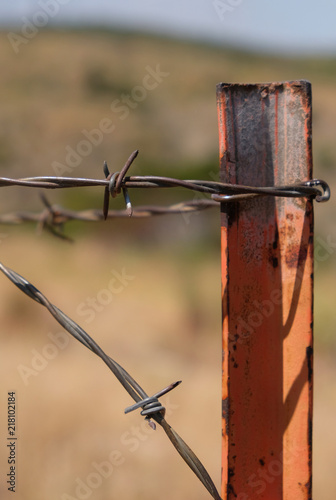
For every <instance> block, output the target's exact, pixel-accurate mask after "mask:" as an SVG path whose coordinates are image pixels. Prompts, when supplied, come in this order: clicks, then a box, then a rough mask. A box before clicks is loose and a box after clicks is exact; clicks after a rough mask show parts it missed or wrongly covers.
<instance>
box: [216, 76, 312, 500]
mask: <svg viewBox="0 0 336 500" xmlns="http://www.w3.org/2000/svg"><path fill="white" fill-rule="evenodd" d="M217 102H218V113H219V136H220V159H221V181H222V182H228V183H233V184H242V185H250V186H273V185H286V184H292V183H295V182H298V181H306V180H308V179H311V178H312V155H311V87H310V84H309V82H306V81H295V82H284V83H271V84H251V85H250V84H247V85H239V84H219V85H218V86H217ZM221 212H222V213H221V217H222V223H221V226H222V283H223V457H222V467H223V472H222V498H223V499H225V500H257V499H258V500H280V499H281V500H307V499H310V498H311V492H312V481H311V472H312V471H311V457H312V448H311V440H312V362H313V344H312V319H313V313H312V301H313V299H312V297H313V295H312V291H313V209H312V202H311V201H310V200H307V199H306V198H283V197H273V196H265V197H258V198H253V199H248V200H244V201H238V202H233V203H222V206H221Z"/></svg>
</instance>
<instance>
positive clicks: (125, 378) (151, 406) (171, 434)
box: [0, 262, 221, 500]
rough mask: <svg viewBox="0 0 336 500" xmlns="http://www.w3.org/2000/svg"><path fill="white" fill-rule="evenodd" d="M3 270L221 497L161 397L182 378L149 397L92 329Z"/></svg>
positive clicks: (31, 286)
mask: <svg viewBox="0 0 336 500" xmlns="http://www.w3.org/2000/svg"><path fill="white" fill-rule="evenodd" d="M0 270H1V271H2V272H3V274H5V276H7V278H8V279H9V280H10V281H11V282H12V283H14V285H16V286H17V287H18V288H19V289H20V290H21V291H22V292H23V293H25V294H26V295H28V297H30V298H31V299H33V300H35V301H36V302H38V303H39V304H41V305H43V306H44V307H46V308H47V309H48V311H49V313H50V314H51V315H52V316H53V317H54V318H55V319H56V321H58V323H60V325H62V327H63V328H65V329H66V330H67V331H68V332H69V333H70V334H71V335H72V336H73V337H74V338H75V339H77V340H78V341H79V342H81V343H82V344H83V345H84V346H85V347H87V348H88V349H90V350H91V351H92V352H93V353H94V354H96V355H97V356H98V357H100V358H101V360H102V361H103V362H104V363H105V364H106V365H107V366H108V367H109V369H110V370H111V371H112V373H113V374H114V375H115V376H116V378H117V379H118V380H119V382H120V383H121V384H122V386H123V387H124V388H125V389H126V391H127V392H128V394H129V395H130V396H131V397H132V398H133V399H134V401H135V402H136V404H135V405H133V406H131V407H129V408H126V412H127V413H128V412H129V411H133V410H135V409H136V408H138V407H142V408H143V410H142V412H141V413H142V415H145V416H146V419H147V420H148V419H153V420H155V422H157V424H159V425H160V426H161V427H162V428H163V429H164V431H165V433H166V434H167V436H168V438H169V439H170V441H171V442H172V444H173V445H174V447H175V448H176V450H177V451H178V453H179V454H180V455H181V457H182V458H183V460H184V461H185V462H186V463H187V464H188V465H189V467H190V468H191V469H192V471H193V472H194V473H195V475H196V476H197V477H198V479H199V480H200V481H201V482H202V483H203V485H204V486H205V488H206V489H207V490H208V492H209V493H210V494H211V496H212V497H213V498H214V499H215V500H221V497H220V495H219V493H218V491H217V489H216V487H215V485H214V483H213V481H212V479H211V478H210V476H209V474H208V472H207V471H206V469H205V468H204V466H203V465H202V463H201V462H200V460H199V459H198V458H197V456H196V455H195V454H194V452H193V451H192V450H191V449H190V448H189V446H188V445H187V444H186V443H185V442H184V441H183V439H182V438H181V437H180V436H179V435H178V434H177V433H176V432H175V431H174V429H173V428H172V427H171V426H170V425H169V424H168V422H167V421H166V420H165V418H164V413H165V408H164V407H163V406H162V405H161V404H160V402H159V401H158V398H159V397H160V396H162V395H163V394H165V393H167V392H169V391H170V390H172V389H174V388H175V387H176V386H177V385H179V384H180V381H179V382H175V383H173V384H171V385H170V386H168V387H167V388H165V389H163V390H162V391H159V392H158V393H156V394H154V396H151V397H149V396H148V395H147V394H146V392H145V391H144V390H143V389H142V387H141V386H140V385H139V384H138V383H137V382H136V381H135V380H134V379H133V378H132V377H131V375H130V374H129V373H128V372H127V371H126V370H125V369H124V368H123V367H122V366H121V365H119V364H118V363H117V362H116V361H115V360H113V359H112V358H110V357H109V356H108V355H107V354H105V352H104V351H103V350H102V349H101V347H100V346H99V345H98V344H97V343H96V342H95V341H94V340H93V339H92V337H90V335H89V334H88V333H86V332H85V331H84V330H83V328H81V327H80V326H79V325H78V324H77V323H75V321H73V320H72V319H71V318H69V316H67V315H66V314H65V313H63V312H62V311H61V310H60V309H58V307H56V306H55V305H53V304H52V303H51V302H50V301H49V300H48V299H47V298H46V297H45V296H44V295H43V294H42V293H41V292H40V291H39V290H38V289H37V288H36V287H35V286H34V285H32V284H31V283H29V281H27V280H26V279H25V278H23V277H22V276H20V275H19V274H18V273H16V272H15V271H12V270H11V269H9V268H8V267H6V266H4V265H3V264H2V263H1V262H0Z"/></svg>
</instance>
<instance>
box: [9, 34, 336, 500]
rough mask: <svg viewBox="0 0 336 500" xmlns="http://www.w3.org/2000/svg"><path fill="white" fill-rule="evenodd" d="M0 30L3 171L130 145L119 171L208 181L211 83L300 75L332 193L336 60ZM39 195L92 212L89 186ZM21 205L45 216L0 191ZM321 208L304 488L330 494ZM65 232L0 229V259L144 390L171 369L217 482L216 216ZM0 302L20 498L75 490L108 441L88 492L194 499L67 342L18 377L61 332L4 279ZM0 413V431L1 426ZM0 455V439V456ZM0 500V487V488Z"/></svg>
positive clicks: (97, 161)
mask: <svg viewBox="0 0 336 500" xmlns="http://www.w3.org/2000/svg"><path fill="white" fill-rule="evenodd" d="M0 39H1V43H0V62H1V68H2V71H1V72H0V176H3V177H6V176H7V177H25V176H33V175H43V176H49V175H64V176H71V177H72V176H73V177H85V176H90V177H94V178H103V176H104V174H103V169H102V166H103V161H104V160H107V162H108V165H109V168H110V171H118V170H120V168H121V167H122V165H123V164H124V162H125V160H126V159H127V158H128V156H129V155H130V153H131V152H132V151H134V150H135V149H139V150H140V154H139V157H138V158H137V159H136V161H135V162H134V164H133V165H132V167H131V173H132V174H134V175H137V174H139V175H140V174H142V175H145V174H148V175H149V174H153V175H167V176H177V177H180V178H204V179H210V180H213V179H214V178H217V176H218V132H217V111H216V99H215V86H216V84H217V83H219V82H221V81H224V82H261V81H265V82H266V81H281V80H295V79H307V80H310V81H311V82H312V85H313V109H314V121H313V152H314V161H315V172H314V176H315V177H320V178H323V179H325V180H326V181H327V182H328V183H329V184H330V186H331V188H333V185H334V181H335V177H336V169H335V168H334V165H336V147H335V139H334V137H335V129H336V126H335V121H336V99H335V89H336V65H335V60H333V59H321V58H319V59H313V58H312V59H309V58H306V59H294V58H292V59H291V58H280V57H271V56H263V55H257V54H253V53H249V52H242V51H237V50H233V49H228V48H219V47H214V46H210V45H205V44H197V43H188V42H185V41H184V42H181V41H176V40H171V39H167V38H158V37H153V36H147V35H141V34H132V33H121V32H112V31H111V32H109V31H102V30H90V31H86V30H72V31H67V30H57V31H40V32H39V33H38V34H37V35H36V36H35V37H33V38H32V39H31V40H30V41H29V43H27V44H22V45H21V46H20V47H19V52H18V53H17V54H16V53H15V52H14V50H13V47H12V46H11V44H10V43H9V40H8V38H7V33H5V32H3V33H1V34H0ZM129 96H131V97H129ZM46 194H47V197H48V199H49V201H50V202H51V203H55V204H59V205H63V206H65V207H67V208H73V209H86V208H101V207H102V200H103V194H102V190H101V189H98V188H97V189H94V188H90V189H85V190H71V189H69V190H59V191H49V192H47V193H46ZM131 195H132V200H133V204H134V205H137V204H152V203H159V204H170V203H174V202H177V201H182V200H184V199H187V198H188V197H189V198H193V196H194V195H193V194H192V193H191V194H188V193H186V192H184V191H182V190H167V191H165V190H160V191H159V190H156V191H142V192H134V191H132V193H131ZM120 198H121V197H120ZM121 207H123V200H122V199H119V198H117V199H115V200H112V201H111V208H121ZM25 209H27V210H32V211H41V210H42V209H43V205H42V203H41V200H40V198H39V192H38V190H33V189H26V188H18V187H13V188H3V189H2V190H1V201H0V213H2V214H3V213H7V212H11V211H20V210H25ZM334 209H335V201H334V198H333V197H332V199H331V201H330V202H329V203H326V204H315V221H316V255H315V263H316V278H315V307H316V314H315V338H316V347H317V350H316V352H317V371H316V387H317V397H316V399H315V401H316V402H317V405H318V406H317V412H316V414H315V415H316V416H317V418H316V427H315V436H316V437H315V440H316V447H315V450H317V451H316V460H315V467H316V472H317V473H316V480H315V488H316V490H315V491H316V495H317V496H316V498H323V499H324V500H332V499H334V498H335V495H336V486H335V485H334V472H333V463H334V461H335V456H336V452H335V449H336V438H334V437H333V435H332V433H331V432H330V427H331V423H332V421H333V418H334V401H336V368H335V362H334V360H333V354H334V353H335V352H336V339H335V335H334V332H335V330H336V318H335V315H334V308H335V298H334V297H335V294H334V283H335V272H336V269H335V267H336V264H335V258H334V254H335V249H336V244H335V241H336V226H335V223H334ZM65 232H66V234H68V235H70V236H73V237H74V238H75V240H76V243H75V244H74V245H69V244H68V243H65V242H62V241H59V240H57V239H55V238H54V237H52V236H51V235H49V234H47V233H43V234H42V235H39V236H37V235H36V234H35V231H34V226H29V225H28V226H14V227H12V226H4V225H2V226H0V244H1V254H2V257H1V259H2V260H3V262H4V263H5V264H6V265H8V266H9V267H12V268H14V269H15V270H16V271H17V272H19V273H21V274H22V275H23V276H25V277H26V278H27V279H30V280H31V281H32V283H33V284H34V285H36V286H37V287H38V288H40V289H41V291H42V292H43V293H45V294H46V295H47V297H48V298H49V299H50V300H51V302H53V303H55V304H56V305H57V306H59V307H60V308H61V309H62V310H64V312H66V313H67V314H69V315H70V316H71V317H72V318H73V319H74V320H75V321H78V322H79V323H80V324H81V325H82V326H83V327H84V328H87V330H88V332H89V333H90V334H92V335H93V336H94V338H95V339H96V340H97V341H98V342H99V343H101V345H102V347H103V348H105V349H106V351H107V353H108V354H110V355H111V356H112V357H115V359H116V360H117V361H118V362H120V363H121V364H122V365H123V366H125V368H126V369H129V370H130V372H131V374H132V375H134V377H135V378H139V381H140V383H144V386H145V388H146V389H147V388H148V391H149V392H151V393H152V392H153V393H154V392H155V391H156V390H159V389H161V388H162V387H164V386H165V385H168V383H171V382H172V381H174V380H178V379H180V378H181V379H183V384H182V386H181V388H178V389H176V391H174V393H172V398H171V402H172V403H173V404H174V405H175V407H174V408H173V415H172V418H171V424H172V426H173V427H174V428H175V427H176V430H177V431H178V432H180V433H181V435H182V436H183V437H185V439H186V441H187V442H188V443H189V444H190V445H191V447H193V448H195V451H196V453H198V454H199V456H200V458H201V459H202V460H203V459H204V462H205V465H206V466H207V467H208V468H209V472H210V474H211V475H212V476H213V477H214V480H215V481H216V484H219V480H220V466H219V463H220V441H219V436H220V404H221V401H220V383H221V379H220V377H221V373H220V372H221V366H220V362H221V345H220V331H221V318H220V243H219V214H218V211H217V210H209V211H206V212H202V213H200V214H193V215H191V216H188V217H184V216H181V215H176V216H167V217H161V218H153V219H148V220H132V219H131V220H128V219H127V220H125V219H123V220H121V221H117V220H115V221H112V222H106V223H97V224H89V223H71V224H69V226H67V227H66V228H65ZM123 268H125V269H126V272H127V273H128V274H129V275H130V276H133V277H134V281H133V280H131V282H130V284H129V286H128V287H126V288H125V290H123V292H122V293H121V294H120V295H118V296H114V297H113V300H112V301H111V304H110V303H108V304H106V305H104V307H103V309H102V310H101V311H99V312H97V311H96V312H97V314H95V315H94V318H93V319H92V321H91V320H90V321H87V320H88V316H85V315H83V314H81V311H83V309H81V308H80V306H81V305H83V304H84V305H86V310H88V307H87V304H88V300H89V298H90V297H92V296H93V297H98V296H99V293H100V292H102V290H104V289H105V288H106V286H107V284H108V282H109V279H110V273H111V272H112V271H115V270H117V271H119V272H120V271H121V269H123ZM0 296H1V301H0V317H1V321H2V328H1V333H0V335H1V343H2V356H1V358H2V359H1V367H2V368H1V372H0V378H1V379H2V380H6V384H7V381H8V390H9V389H11V388H12V387H13V388H14V389H17V391H18V394H19V397H20V400H19V401H20V405H21V409H20V412H21V413H20V433H21V445H20V446H21V451H20V453H21V454H22V455H21V456H22V461H21V464H20V474H21V476H20V477H21V479H20V480H21V484H22V488H21V489H20V491H19V493H18V494H17V498H18V500H32V499H34V500H40V499H44V498H49V499H51V500H53V499H55V500H56V499H60V498H62V494H65V493H67V494H68V495H74V490H75V484H76V483H75V481H76V478H82V479H83V480H84V479H85V478H86V477H87V476H88V474H90V473H91V472H92V471H94V469H92V462H93V461H96V462H99V461H101V460H104V459H105V458H106V457H108V456H109V453H110V452H111V450H113V449H117V450H121V452H122V453H123V455H124V457H125V464H124V465H122V466H120V468H118V469H116V471H115V472H113V477H112V478H108V479H105V480H104V482H103V485H102V486H101V487H100V488H99V489H97V491H95V492H94V494H92V497H91V498H92V499H93V498H94V499H97V500H103V499H105V498H108V495H109V496H110V497H111V498H123V499H128V498H129V499H136V498H137V499H142V498H146V499H147V500H150V499H152V498H153V499H154V498H157V496H158V491H160V496H161V497H162V499H165V498H171V497H173V498H176V499H180V498H181V499H182V498H185V497H186V496H190V497H194V498H196V497H197V498H200V499H201V498H204V499H205V498H208V494H207V493H206V492H205V491H204V492H203V489H202V486H200V485H198V483H197V480H196V479H194V478H193V476H192V474H191V473H189V472H188V470H187V468H186V467H185V466H184V465H183V464H182V463H181V462H180V458H179V457H177V456H175V453H174V452H173V450H171V447H170V445H169V443H167V442H166V440H165V439H164V437H162V436H161V434H160V433H159V431H158V432H156V433H154V434H155V435H154V437H150V439H148V442H146V443H142V442H139V443H138V444H139V448H140V449H139V450H137V451H136V452H134V453H133V452H132V453H131V452H130V450H129V449H128V448H127V447H125V445H124V443H123V442H121V441H120V436H122V435H124V434H125V432H130V429H131V426H132V425H139V422H140V420H139V415H134V417H133V414H132V416H130V417H129V419H128V420H125V419H124V417H123V409H124V407H126V406H128V405H129V404H130V401H129V398H128V397H127V396H125V394H124V393H123V392H122V391H121V389H120V388H119V386H118V385H117V383H116V381H115V380H114V379H113V377H112V376H111V374H110V373H109V372H108V370H107V369H106V368H105V367H102V366H100V365H101V364H99V362H98V361H97V359H95V358H94V356H92V355H91V353H87V352H83V348H82V347H81V346H80V345H77V343H76V342H75V341H72V342H70V343H69V347H67V348H66V349H64V350H59V352H58V355H57V357H56V358H55V359H52V360H50V362H48V363H47V366H46V368H45V369H43V370H41V373H37V374H36V377H35V376H34V377H32V378H31V379H29V383H28V384H24V383H23V380H22V377H20V374H19V372H18V369H17V367H18V365H19V364H22V365H25V366H31V363H32V359H33V356H34V355H35V354H34V353H33V354H32V350H33V349H34V350H35V352H36V351H37V352H39V353H41V352H42V351H43V349H44V348H45V346H46V345H48V344H50V337H49V333H50V332H52V333H53V334H56V333H57V332H59V331H60V328H59V327H58V325H57V324H56V325H55V322H54V320H53V319H52V318H50V317H49V316H48V314H47V312H46V311H43V310H41V308H40V306H39V305H38V304H34V303H31V301H30V299H28V298H27V297H24V296H23V295H22V294H20V292H19V291H17V290H15V289H14V287H13V285H12V284H10V283H9V282H8V281H7V280H6V279H5V278H4V277H1V279H0ZM91 312H92V310H91ZM87 322H88V323H89V324H88V325H87V324H86V323H87ZM47 335H48V336H47ZM184 386H185V388H184ZM5 390H6V391H7V386H6V388H5ZM179 391H180V392H179ZM115 395H117V396H115ZM4 404H5V403H4ZM3 407H4V406H3ZM210 408H211V410H210ZM2 417H3V415H2V414H1V415H0V425H2V427H1V428H5V422H2V421H1V418H2ZM127 418H128V417H127ZM190 421H193V426H192V427H191V426H190ZM209 421H210V423H209ZM169 422H170V420H169ZM328 429H329V431H328ZM146 436H147V434H146ZM146 440H147V437H144V436H143V441H146ZM97 443H98V446H97ZM153 457H154V458H153ZM4 459H5V455H4V450H3V449H2V450H1V452H0V462H1V464H2V463H3V461H4ZM130 478H132V480H131V481H130ZM126 486H127V488H126ZM0 493H1V495H2V496H4V495H5V494H6V493H7V492H6V491H5V492H2V490H1V487H0ZM5 498H7V497H5Z"/></svg>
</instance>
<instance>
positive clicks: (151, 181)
mask: <svg viewBox="0 0 336 500" xmlns="http://www.w3.org/2000/svg"><path fill="white" fill-rule="evenodd" d="M137 155H138V150H136V151H134V152H133V153H132V154H131V155H130V157H129V158H128V160H127V162H126V163H125V165H124V167H123V168H122V170H121V171H120V172H114V173H110V171H109V168H108V166H107V163H106V162H104V165H103V171H104V175H105V179H87V178H73V177H25V178H21V179H11V178H7V177H0V187H6V186H7V187H8V186H23V187H31V188H45V189H61V188H80V187H93V186H95V187H97V186H98V187H99V186H102V187H104V202H103V211H102V212H101V211H99V210H97V209H89V210H83V211H73V210H67V209H64V208H62V207H58V206H56V205H55V206H52V205H51V204H50V203H49V201H48V200H47V198H46V197H45V196H44V195H42V201H43V203H44V205H45V206H46V210H44V211H43V212H40V213H31V212H27V211H20V212H15V213H11V214H5V215H2V216H0V224H20V223H24V222H28V221H33V222H38V227H39V229H41V230H42V229H43V228H45V229H47V230H49V231H50V232H51V233H52V234H54V235H55V236H58V237H60V238H62V239H65V240H68V241H72V240H71V239H70V238H69V237H67V236H65V235H64V234H63V232H62V229H63V226H64V224H65V223H66V222H69V221H72V220H81V221H88V222H94V221H101V220H103V219H112V218H115V217H128V216H133V217H151V216H157V215H165V214H174V213H175V214H176V213H179V214H181V213H186V212H194V211H199V210H204V209H207V208H210V207H214V206H219V204H220V203H230V202H240V201H244V200H247V199H249V198H255V197H260V196H281V197H300V198H302V197H308V198H312V199H315V200H316V201H317V202H324V201H328V200H329V198H330V188H329V186H328V184H327V183H326V182H325V181H322V180H319V179H312V180H308V181H306V182H299V183H295V184H292V185H286V186H268V187H258V186H242V185H238V184H227V183H222V182H215V181H208V180H183V179H175V178H170V177H161V176H153V175H147V176H131V177H126V173H127V171H128V169H129V168H130V166H131V165H132V163H133V161H134V160H135V158H136V157H137ZM172 187H174V188H176V187H181V188H184V189H188V190H192V191H194V192H197V193H202V194H204V195H210V196H211V199H209V198H208V199H196V200H190V201H184V202H180V203H177V204H174V205H170V206H168V207H162V206H154V205H145V206H139V207H137V208H133V207H132V204H131V200H130V196H129V193H128V190H129V189H137V188H138V189H139V188H145V189H153V188H172ZM121 191H122V192H123V195H124V198H125V203H126V209H125V210H109V202H110V197H111V196H112V198H115V197H116V196H117V195H118V194H119V193H120V192H121Z"/></svg>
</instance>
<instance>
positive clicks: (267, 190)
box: [0, 175, 330, 201]
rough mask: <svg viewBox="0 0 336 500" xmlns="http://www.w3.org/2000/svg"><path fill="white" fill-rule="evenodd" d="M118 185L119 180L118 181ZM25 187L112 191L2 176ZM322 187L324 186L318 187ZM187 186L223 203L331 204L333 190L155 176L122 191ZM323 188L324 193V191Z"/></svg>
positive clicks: (70, 181)
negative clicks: (276, 199)
mask: <svg viewBox="0 0 336 500" xmlns="http://www.w3.org/2000/svg"><path fill="white" fill-rule="evenodd" d="M117 182H118V181H117ZM5 186H7V187H8V186H24V187H35V188H45V189H61V188H62V189H63V188H77V187H92V186H103V187H105V188H109V186H110V181H109V180H108V179H86V178H81V177H77V178H75V177H24V178H21V179H10V178H7V177H0V187H5ZM318 186H320V187H318ZM171 187H183V188H185V189H189V190H192V191H196V192H201V193H208V194H210V195H216V196H217V195H223V196H225V197H226V198H221V200H220V201H235V198H232V197H233V196H235V195H240V197H241V196H242V195H245V196H246V197H249V196H251V195H254V196H266V195H268V196H282V197H299V198H302V197H313V198H316V201H328V199H329V197H330V189H329V186H328V184H327V183H326V182H325V181H322V180H320V179H312V180H309V181H306V182H301V183H295V184H292V185H286V186H267V187H259V186H242V185H238V184H227V183H223V182H215V181H207V180H183V179H175V178H170V177H161V176H154V175H147V176H131V177H124V179H122V181H121V188H128V189H132V188H147V189H148V188H171ZM321 188H322V191H321Z"/></svg>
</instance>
